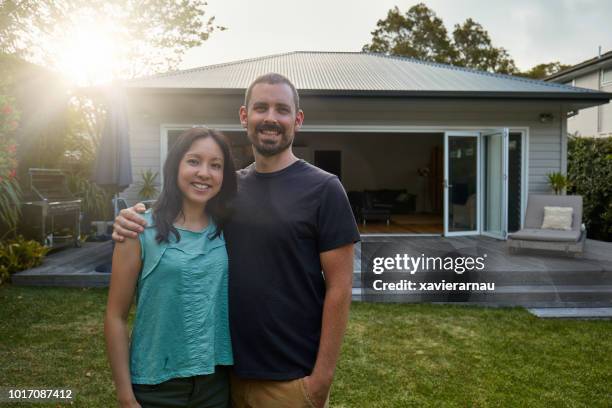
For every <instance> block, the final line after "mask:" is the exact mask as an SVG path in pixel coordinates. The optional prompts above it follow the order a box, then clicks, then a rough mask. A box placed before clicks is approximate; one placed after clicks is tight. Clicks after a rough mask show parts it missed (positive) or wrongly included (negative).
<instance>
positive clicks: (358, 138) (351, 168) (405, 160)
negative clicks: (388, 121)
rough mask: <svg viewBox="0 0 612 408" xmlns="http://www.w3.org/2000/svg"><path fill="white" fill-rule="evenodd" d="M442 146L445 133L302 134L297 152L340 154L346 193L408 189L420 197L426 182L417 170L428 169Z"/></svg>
mask: <svg viewBox="0 0 612 408" xmlns="http://www.w3.org/2000/svg"><path fill="white" fill-rule="evenodd" d="M443 143H444V141H443V133H307V132H300V133H298V135H297V136H296V139H295V142H294V146H296V148H295V149H294V150H295V151H296V152H300V153H302V154H303V155H308V154H310V155H312V156H311V157H313V156H314V151H315V150H341V151H342V184H343V185H344V188H345V189H346V190H347V191H353V190H355V191H363V190H379V189H402V190H403V189H405V190H407V191H408V192H410V193H413V194H416V195H417V196H418V195H420V194H422V193H423V189H424V186H423V183H426V180H424V179H423V178H422V177H420V176H419V175H418V173H417V170H418V169H419V168H423V167H429V165H430V158H431V152H432V150H433V148H434V147H435V146H439V147H440V148H442V146H443ZM305 147H306V148H307V149H304V148H305ZM417 202H419V200H417Z"/></svg>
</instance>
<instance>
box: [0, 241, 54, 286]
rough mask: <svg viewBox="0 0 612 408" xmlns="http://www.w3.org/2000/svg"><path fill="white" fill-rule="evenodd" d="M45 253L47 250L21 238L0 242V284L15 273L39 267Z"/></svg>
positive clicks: (36, 243)
mask: <svg viewBox="0 0 612 408" xmlns="http://www.w3.org/2000/svg"><path fill="white" fill-rule="evenodd" d="M47 252H49V248H45V247H44V246H42V245H41V244H39V243H38V242H36V241H30V240H26V239H24V238H23V237H21V236H19V237H17V238H15V239H12V240H9V241H4V242H2V241H0V284H1V283H3V282H7V281H8V280H9V278H10V276H11V275H12V274H14V273H15V272H19V271H23V270H26V269H30V268H33V267H35V266H38V265H40V264H41V263H42V260H43V258H44V257H45V255H46V254H47Z"/></svg>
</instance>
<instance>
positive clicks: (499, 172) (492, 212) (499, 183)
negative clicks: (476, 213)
mask: <svg viewBox="0 0 612 408" xmlns="http://www.w3.org/2000/svg"><path fill="white" fill-rule="evenodd" d="M481 143H482V166H481V169H482V192H483V194H482V198H483V202H482V233H483V234H484V235H489V236H492V237H494V238H500V239H505V238H506V235H507V230H508V227H507V225H508V129H499V130H493V131H489V132H483V133H482V138H481Z"/></svg>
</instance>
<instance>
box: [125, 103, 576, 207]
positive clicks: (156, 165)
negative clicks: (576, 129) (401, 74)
mask: <svg viewBox="0 0 612 408" xmlns="http://www.w3.org/2000/svg"><path fill="white" fill-rule="evenodd" d="M241 103H242V100H241V98H240V97H239V96H202V95H197V94H192V95H163V96H161V95H137V94H132V95H131V96H130V109H129V116H130V126H131V128H130V129H131V130H130V132H131V147H132V165H133V174H134V181H135V182H138V181H139V180H140V174H141V173H142V171H144V170H146V169H151V170H153V171H157V172H159V171H160V160H161V159H160V129H161V127H162V125H170V124H173V125H185V126H191V125H194V124H205V125H209V126H218V127H224V128H227V129H235V130H237V129H239V127H240V125H239V122H238V107H239V106H240V104H241ZM301 104H302V108H303V110H304V112H305V122H304V123H305V126H304V128H303V132H304V133H308V132H310V131H312V129H317V128H320V127H326V126H327V127H331V128H336V127H351V128H354V127H359V126H364V127H365V126H367V127H379V128H389V127H394V126H395V127H411V128H417V127H439V128H441V129H447V130H453V129H455V130H456V129H460V128H464V127H473V129H474V130H476V129H478V128H487V127H488V128H496V127H510V128H528V131H529V153H528V157H529V164H528V172H529V175H528V183H529V192H548V191H550V190H549V186H548V183H547V177H546V175H547V174H548V173H551V172H554V171H562V170H563V167H564V166H563V165H564V160H562V154H563V153H562V152H563V144H564V143H565V141H564V140H563V137H562V135H563V133H564V132H563V129H564V125H563V123H562V121H563V120H566V119H564V118H565V112H564V110H563V108H562V107H561V105H560V104H559V103H552V102H514V101H503V102H488V103H483V102H474V101H457V102H449V101H447V100H438V101H436V100H429V101H420V100H419V101H417V100H405V99H372V98H362V99H355V98H342V97H337V98H316V97H309V96H306V97H303V98H302V101H301ZM541 113H552V114H553V121H552V122H551V123H547V124H542V123H541V122H540V121H539V115H540V114H541ZM332 134H333V132H332ZM317 137H320V136H317ZM298 140H299V139H298ZM123 196H124V197H126V198H127V199H128V201H129V202H130V203H134V202H136V201H137V200H138V197H137V187H136V186H134V185H133V186H131V187H130V188H129V189H127V190H126V191H125V192H124V193H123Z"/></svg>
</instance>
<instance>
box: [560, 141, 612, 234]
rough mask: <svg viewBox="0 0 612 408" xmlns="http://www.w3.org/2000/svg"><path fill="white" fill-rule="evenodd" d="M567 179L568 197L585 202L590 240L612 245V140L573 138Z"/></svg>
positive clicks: (569, 145)
mask: <svg viewBox="0 0 612 408" xmlns="http://www.w3.org/2000/svg"><path fill="white" fill-rule="evenodd" d="M567 175H568V178H569V181H570V188H569V190H568V193H569V194H579V195H581V196H582V197H583V200H584V214H583V222H584V223H585V224H586V227H587V236H588V237H589V238H593V239H599V240H604V241H612V137H606V138H586V137H570V138H569V139H568V146H567Z"/></svg>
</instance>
